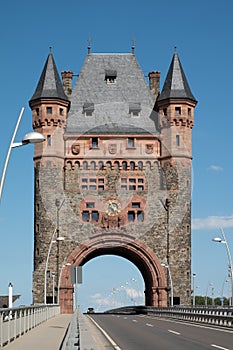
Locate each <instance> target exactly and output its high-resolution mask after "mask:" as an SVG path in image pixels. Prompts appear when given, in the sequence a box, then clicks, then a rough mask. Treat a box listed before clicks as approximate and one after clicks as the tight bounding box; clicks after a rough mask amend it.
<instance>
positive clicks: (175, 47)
mask: <svg viewBox="0 0 233 350" xmlns="http://www.w3.org/2000/svg"><path fill="white" fill-rule="evenodd" d="M176 49H177V46H176V45H175V46H174V53H176V52H177V51H176Z"/></svg>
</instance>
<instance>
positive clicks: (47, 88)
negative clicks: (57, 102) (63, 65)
mask: <svg viewBox="0 0 233 350" xmlns="http://www.w3.org/2000/svg"><path fill="white" fill-rule="evenodd" d="M41 98H44V99H46V98H49V99H51V98H55V99H61V100H65V101H69V100H68V97H67V96H66V94H65V92H64V89H63V86H62V82H61V79H60V77H59V74H58V71H57V67H56V64H55V61H54V58H53V54H52V52H51V51H50V53H49V55H48V58H47V60H46V63H45V65H44V69H43V71H42V74H41V77H40V79H39V82H38V85H37V87H36V90H35V92H34V94H33V96H32V98H31V100H30V102H31V101H34V100H37V99H41Z"/></svg>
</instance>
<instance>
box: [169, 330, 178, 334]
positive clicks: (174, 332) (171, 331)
mask: <svg viewBox="0 0 233 350" xmlns="http://www.w3.org/2000/svg"><path fill="white" fill-rule="evenodd" d="M168 332H170V333H173V334H176V335H180V333H179V332H176V331H173V330H172V329H168Z"/></svg>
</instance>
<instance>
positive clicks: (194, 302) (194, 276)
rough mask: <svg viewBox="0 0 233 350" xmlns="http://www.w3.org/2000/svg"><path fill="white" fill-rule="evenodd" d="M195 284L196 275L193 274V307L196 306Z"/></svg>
mask: <svg viewBox="0 0 233 350" xmlns="http://www.w3.org/2000/svg"><path fill="white" fill-rule="evenodd" d="M195 282H196V274H195V273H193V306H195V305H196V300H195V298H196V294H195V289H196V283H195Z"/></svg>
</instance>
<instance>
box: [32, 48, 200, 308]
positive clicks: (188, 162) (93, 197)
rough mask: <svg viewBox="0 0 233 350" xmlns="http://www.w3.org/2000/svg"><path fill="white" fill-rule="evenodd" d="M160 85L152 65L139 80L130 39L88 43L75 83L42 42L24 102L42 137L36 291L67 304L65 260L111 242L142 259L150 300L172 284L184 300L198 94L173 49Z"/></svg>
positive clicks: (156, 300)
mask: <svg viewBox="0 0 233 350" xmlns="http://www.w3.org/2000/svg"><path fill="white" fill-rule="evenodd" d="M159 85H160V73H159V72H150V73H149V87H148V85H147V82H146V80H145V77H144V74H143V72H142V70H141V69H140V67H139V65H138V62H137V60H136V58H135V55H134V50H133V51H132V53H129V54H93V53H91V52H90V48H89V50H88V55H87V58H86V60H85V62H84V65H83V67H82V69H81V72H80V74H79V76H78V79H77V81H76V83H75V86H74V88H73V73H72V72H70V71H68V72H67V71H65V72H62V81H61V79H60V77H59V74H58V71H57V67H56V65H55V62H54V58H53V54H52V52H50V53H49V55H48V58H47V61H46V63H45V66H44V69H43V71H42V74H41V77H40V79H39V82H38V85H37V87H36V90H35V93H34V94H33V96H32V98H31V100H30V102H29V104H30V107H31V109H32V117H33V127H34V130H36V131H38V132H41V133H42V134H44V136H45V139H46V141H45V142H44V143H43V144H37V145H35V154H34V164H35V215H34V217H35V226H34V227H35V232H34V273H33V300H34V303H43V302H44V303H51V302H60V304H61V307H62V311H63V312H72V310H73V307H72V286H71V282H70V276H69V275H70V273H69V268H68V267H67V266H65V265H66V264H67V263H70V264H72V265H84V264H85V263H86V262H87V261H88V260H90V259H92V258H93V257H96V256H99V255H102V254H110V253H111V254H116V255H119V256H122V257H125V258H126V259H128V260H130V261H131V262H132V263H134V264H135V265H136V266H137V267H138V268H139V270H140V271H141V273H142V276H143V278H144V281H145V286H146V290H145V296H146V304H147V305H154V306H165V305H167V303H169V302H170V298H171V295H172V294H173V295H174V300H173V301H174V304H179V303H182V304H189V303H190V295H191V288H190V287H191V281H190V265H191V264H190V260H191V256H190V255H191V254H190V245H191V206H190V203H191V201H190V199H191V166H192V143H191V140H192V127H193V122H194V108H195V105H196V100H195V98H194V97H193V95H192V93H191V90H190V88H189V85H188V82H187V79H186V77H185V74H184V71H183V69H182V66H181V63H180V60H179V57H178V54H177V52H175V53H174V55H173V58H172V62H171V65H170V68H169V70H168V74H167V77H166V79H165V82H164V86H163V88H162V91H161V93H160V87H159ZM161 263H166V267H167V268H164V267H161ZM163 265H164V264H163ZM64 266H65V267H64ZM168 268H169V269H168ZM164 269H165V270H164ZM169 270H170V274H169V273H168V271H169ZM171 276H172V280H173V283H171ZM172 284H173V288H174V290H173V292H174V293H171V285H172ZM58 299H60V300H58Z"/></svg>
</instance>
